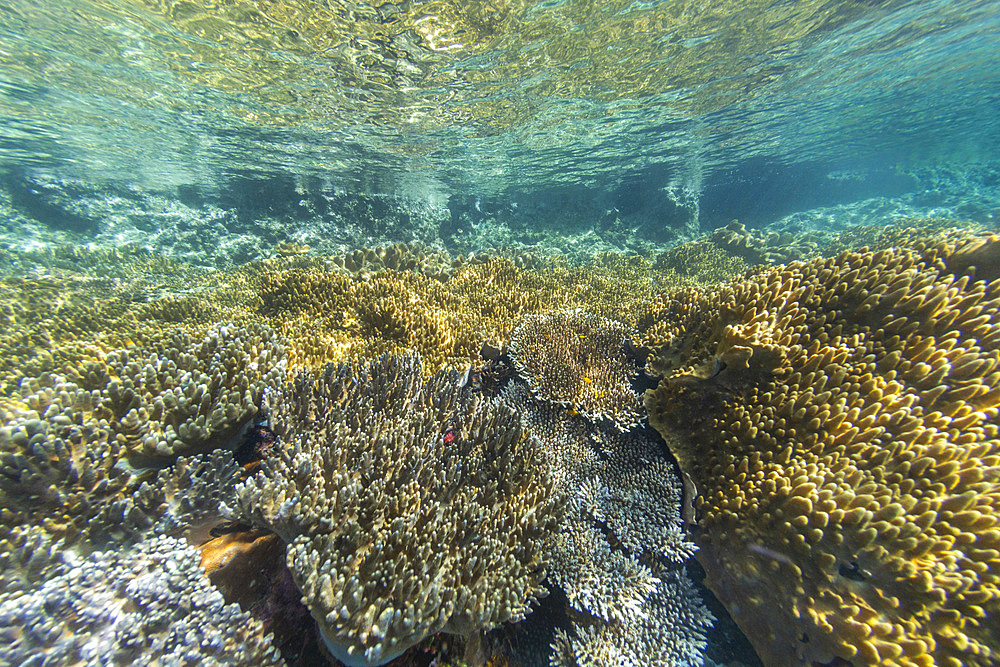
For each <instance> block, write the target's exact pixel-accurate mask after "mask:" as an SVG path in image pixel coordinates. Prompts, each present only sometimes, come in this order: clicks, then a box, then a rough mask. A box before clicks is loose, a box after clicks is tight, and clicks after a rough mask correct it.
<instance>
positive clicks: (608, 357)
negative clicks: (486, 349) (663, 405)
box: [510, 310, 641, 431]
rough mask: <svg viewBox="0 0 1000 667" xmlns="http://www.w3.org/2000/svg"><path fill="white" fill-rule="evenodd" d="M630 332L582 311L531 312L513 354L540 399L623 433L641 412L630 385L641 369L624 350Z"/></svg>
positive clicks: (519, 328)
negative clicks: (607, 420) (545, 313)
mask: <svg viewBox="0 0 1000 667" xmlns="http://www.w3.org/2000/svg"><path fill="white" fill-rule="evenodd" d="M630 334H631V331H630V330H629V328H628V327H627V326H626V325H624V324H622V323H621V322H616V321H614V320H608V319H605V318H601V317H598V316H596V315H593V314H592V313H587V312H585V311H582V310H573V311H563V312H557V313H552V314H549V315H529V316H527V317H525V318H523V319H522V320H521V322H520V324H518V325H517V328H516V329H515V330H514V333H513V334H512V336H511V340H510V356H511V359H512V360H513V362H514V367H515V368H516V369H517V372H518V374H519V375H520V376H521V377H522V378H524V379H525V380H526V381H527V383H528V386H529V387H530V388H531V390H532V392H534V394H535V395H536V396H538V397H539V398H541V399H543V400H547V401H551V402H553V403H555V404H556V405H561V406H565V407H573V408H575V409H576V410H578V411H579V412H580V413H582V414H583V415H585V416H587V417H588V418H590V419H593V420H599V419H609V420H610V421H611V422H612V423H614V424H615V425H616V426H617V427H618V428H619V429H621V430H623V431H624V430H628V429H629V428H631V427H632V426H633V425H635V424H637V423H638V421H639V416H640V410H641V404H640V402H639V397H638V395H637V394H636V392H635V391H633V389H632V386H631V382H632V380H633V379H634V378H635V377H636V375H638V371H639V369H638V367H637V366H636V363H635V361H634V359H632V358H630V357H629V356H628V355H626V353H625V340H626V338H628V337H629V335H630Z"/></svg>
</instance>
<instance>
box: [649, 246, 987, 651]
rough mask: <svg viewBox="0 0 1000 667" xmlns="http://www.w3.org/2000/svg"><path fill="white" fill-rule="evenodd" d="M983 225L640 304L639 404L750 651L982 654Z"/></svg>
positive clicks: (713, 579)
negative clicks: (692, 492) (687, 495)
mask: <svg viewBox="0 0 1000 667" xmlns="http://www.w3.org/2000/svg"><path fill="white" fill-rule="evenodd" d="M998 258H1000V238H997V237H990V236H985V237H982V236H981V237H971V238H969V237H968V235H966V238H964V239H963V238H947V237H946V238H944V239H942V238H940V237H939V238H938V239H937V240H935V241H933V242H931V241H929V242H927V243H925V244H923V248H922V249H921V250H919V251H918V250H907V249H901V248H891V249H885V250H880V251H877V252H871V251H862V252H846V253H843V254H841V255H840V256H838V257H836V258H833V259H816V260H812V261H808V262H794V263H791V264H789V265H788V266H785V267H778V268H773V269H768V270H764V271H762V272H760V273H758V274H756V275H748V276H745V277H743V278H741V279H739V280H736V281H734V282H733V283H731V284H728V285H725V286H721V287H717V288H714V289H708V290H700V291H694V290H684V291H681V292H678V293H675V294H669V295H665V296H664V297H663V298H662V299H660V301H659V302H658V305H657V306H655V307H654V309H653V310H654V311H655V310H656V309H657V308H659V309H660V311H659V314H658V315H655V314H649V313H648V314H647V315H649V317H648V319H647V320H646V322H645V324H644V328H645V330H644V342H645V344H646V345H647V346H649V348H650V357H649V363H648V369H649V370H650V372H653V373H656V374H658V375H660V376H661V377H662V378H663V379H662V380H661V381H660V383H659V386H658V387H657V388H656V389H655V390H650V391H648V392H647V394H646V399H645V403H646V407H647V410H648V414H649V419H650V423H651V424H653V425H654V426H655V427H656V428H657V429H659V430H660V431H661V432H662V433H663V434H664V436H665V438H666V439H667V442H668V443H669V444H670V447H671V450H672V451H673V453H674V454H675V456H676V457H677V459H678V461H679V463H680V465H681V468H682V469H683V470H684V471H685V472H686V473H687V474H689V475H690V476H691V478H692V480H693V482H694V484H695V485H696V487H697V489H698V491H699V492H700V496H699V497H698V500H697V510H698V513H699V515H700V518H699V533H698V539H697V543H698V546H699V551H698V554H697V556H698V558H699V560H700V561H701V563H702V564H703V565H704V567H705V570H706V572H707V580H706V583H707V584H708V585H709V587H710V588H711V589H712V590H713V591H714V592H715V593H716V594H717V595H718V596H719V598H720V599H721V600H722V601H723V603H725V604H726V605H727V607H728V609H729V611H730V612H731V613H732V615H733V617H734V618H735V620H736V621H737V622H738V623H739V624H740V626H741V627H742V629H743V630H744V632H745V633H746V635H747V637H748V638H749V639H750V640H751V641H752V642H753V643H754V646H755V648H756V650H757V651H758V653H759V654H760V656H761V657H762V658H763V659H764V661H765V662H767V663H768V664H792V663H796V664H798V663H800V662H806V663H824V664H827V663H830V662H831V661H834V660H843V661H848V662H850V663H852V664H890V663H891V664H896V663H903V664H929V663H934V664H939V665H960V664H961V665H989V664H994V663H995V662H996V660H997V656H998V655H1000V641H998V637H997V634H996V625H995V623H994V622H993V620H992V619H995V618H996V617H997V615H998V614H1000V575H998V571H1000V476H998V470H1000V439H998V435H997V434H998V429H1000V420H998V414H1000V392H998V390H997V386H998V384H1000V322H998V312H1000V280H998V278H1000V271H998V266H1000V261H998Z"/></svg>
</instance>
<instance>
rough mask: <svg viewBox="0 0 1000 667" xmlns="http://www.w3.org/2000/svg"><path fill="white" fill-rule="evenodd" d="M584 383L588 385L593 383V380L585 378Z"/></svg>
mask: <svg viewBox="0 0 1000 667" xmlns="http://www.w3.org/2000/svg"><path fill="white" fill-rule="evenodd" d="M583 381H584V382H586V383H587V384H590V383H591V382H593V380H591V379H590V378H583Z"/></svg>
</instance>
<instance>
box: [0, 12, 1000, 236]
mask: <svg viewBox="0 0 1000 667" xmlns="http://www.w3.org/2000/svg"><path fill="white" fill-rule="evenodd" d="M488 7H491V5H487V4H478V3H475V4H468V3H456V4H454V5H452V4H448V3H445V4H443V5H440V6H438V5H427V6H426V8H425V7H422V5H421V3H414V4H412V5H409V4H407V5H404V6H400V7H396V6H394V5H385V6H382V7H380V8H378V9H372V8H370V7H368V6H366V5H356V6H355V5H350V4H346V5H337V6H336V7H333V6H331V7H325V6H324V5H322V4H317V5H312V4H311V3H308V2H292V3H280V4H275V5H273V6H268V7H266V8H265V7H262V8H258V9H255V8H254V6H253V4H252V3H245V4H241V3H232V4H227V5H220V6H218V7H214V6H213V5H210V4H206V5H199V4H198V3H180V2H177V3H171V2H102V3H90V2H86V3H79V2H58V1H52V2H45V3H42V4H41V5H40V6H38V5H37V4H36V3H26V2H16V1H15V2H10V3H5V4H4V6H3V7H2V8H0V26H2V28H0V49H2V54H3V67H2V68H0V122H2V125H0V166H2V167H3V168H4V169H6V170H11V169H23V170H25V171H26V172H27V173H36V172H41V173H44V174H46V175H47V176H52V177H56V178H78V179H82V180H83V181H85V182H88V183H112V184H125V185H128V186H134V187H139V188H144V189H147V190H155V191H163V192H167V193H172V192H174V191H176V189H177V188H193V189H196V190H197V191H198V192H199V193H200V194H201V195H202V196H203V197H204V198H205V199H206V200H207V201H212V200H215V199H216V198H218V197H224V193H225V192H226V191H227V190H229V189H230V187H231V184H232V183H233V182H234V181H239V180H247V179H248V180H251V181H267V180H271V179H287V180H288V181H290V182H291V183H292V184H293V185H292V188H291V189H293V190H294V189H295V188H298V190H299V191H303V190H305V191H315V190H320V191H323V192H348V193H364V194H383V195H401V196H405V197H410V198H414V199H418V200H431V201H435V202H439V201H446V200H447V199H448V198H450V197H452V196H455V195H459V196H472V197H480V198H487V199H490V200H491V201H494V200H496V201H498V202H499V201H502V202H505V203H506V202H515V203H517V202H521V201H523V200H531V199H533V198H536V197H540V198H542V199H546V198H551V197H552V196H553V193H560V194H562V193H566V196H569V197H572V198H574V199H581V198H588V197H589V198H590V199H591V200H593V201H591V202H588V204H591V203H592V204H593V206H595V207H600V206H607V205H618V203H619V201H620V200H624V201H623V204H622V205H624V206H629V205H631V206H633V207H634V206H642V205H643V204H642V203H640V202H636V201H635V198H636V197H646V196H647V195H648V193H649V192H652V191H656V190H661V189H667V190H668V191H685V192H690V193H693V196H695V197H700V196H703V195H707V196H708V197H709V200H710V201H709V202H708V205H707V207H706V206H703V207H702V208H703V209H706V210H705V218H706V219H704V220H701V221H700V223H701V225H702V226H704V227H707V228H711V227H713V226H715V225H716V224H717V223H722V224H724V223H725V222H728V220H727V219H726V218H728V217H741V216H743V215H751V216H753V217H755V221H757V222H759V223H761V224H766V223H767V222H771V221H773V220H774V219H776V217H780V214H782V213H785V212H787V211H788V210H789V209H790V208H792V209H796V207H797V208H798V209H802V208H810V207H813V206H818V205H825V204H830V203H835V202H843V201H850V200H851V199H852V198H853V199H859V198H862V197H867V196H873V195H878V194H889V195H892V194H895V193H898V192H899V191H901V190H907V189H908V190H916V189H919V188H921V187H927V184H926V183H925V182H923V181H921V179H919V178H916V179H910V180H909V181H907V180H906V175H907V174H909V173H911V172H912V170H914V169H920V168H927V167H940V166H942V165H947V166H951V167H954V168H957V169H962V167H963V166H965V165H970V164H977V163H982V162H990V161H991V160H993V159H994V156H995V154H996V151H997V148H998V142H1000V131H998V123H1000V120H998V117H1000V114H997V110H998V101H1000V100H998V97H997V96H998V92H1000V55H998V54H1000V36H998V35H1000V10H998V7H997V4H996V3H992V2H945V1H940V2H884V3H861V2H836V3H825V2H824V3H821V2H810V3H801V2H786V3H780V2H779V3H766V2H760V3H749V4H746V3H722V4H720V3H713V4H712V6H711V7H709V6H705V7H702V6H699V5H687V4H686V3H670V2H632V3H626V2H606V3H596V4H577V3H570V2H546V3H539V4H537V5H535V6H531V5H527V4H513V3H510V4H503V5H501V6H499V7H498V8H494V9H487V8H488ZM425 10H426V11H425ZM213 12H214V13H213ZM830 172H838V173H839V172H843V173H846V174H848V175H849V176H850V177H849V178H848V179H846V180H843V181H837V182H830V181H829V180H828V179H825V178H824V177H825V175H826V174H827V173H830ZM800 173H805V174H806V177H805V178H801V179H800V178H795V177H794V175H797V174H800ZM901 180H902V182H901ZM807 184H808V185H807ZM286 189H287V188H286ZM805 189H808V190H809V192H803V190H805ZM278 194H279V196H282V197H290V196H294V194H291V193H288V192H279V193H278ZM608 196H609V197H611V199H608V198H607V197H608ZM969 196H970V197H972V196H974V195H973V194H971V193H970V195H969ZM762 197H763V198H766V199H768V200H771V202H772V203H771V205H770V206H769V207H768V208H769V210H764V211H761V210H760V209H761V202H760V201H759V200H760V199H761V198H762ZM747 199H754V200H755V202H754V203H753V205H750V204H749V203H746V202H745V200H747ZM741 200H744V204H743V205H740V204H739V202H740V201H741ZM781 200H784V201H781Z"/></svg>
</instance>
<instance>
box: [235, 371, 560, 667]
mask: <svg viewBox="0 0 1000 667" xmlns="http://www.w3.org/2000/svg"><path fill="white" fill-rule="evenodd" d="M423 378H424V374H423V373H422V370H421V368H420V362H419V358H418V357H415V356H391V357H390V356H384V357H381V358H380V359H378V360H376V361H373V362H359V363H356V364H353V365H352V364H344V365H340V366H336V365H332V364H331V365H328V366H327V367H326V368H325V369H324V370H323V372H322V374H320V375H318V376H314V375H312V374H309V373H302V374H300V375H298V376H297V378H296V380H295V382H294V383H293V384H290V385H288V386H286V387H284V388H282V389H280V390H278V391H275V392H274V393H273V394H272V395H271V396H270V398H269V401H270V402H271V404H272V408H271V409H272V413H271V414H272V426H273V428H274V431H275V432H276V433H277V434H278V436H279V438H280V443H279V446H278V447H276V448H275V450H274V452H273V453H272V455H271V456H269V457H268V458H265V459H264V460H263V461H262V463H261V470H260V471H259V472H258V473H257V474H255V475H254V476H253V477H251V478H250V479H248V480H247V481H246V482H245V483H243V484H242V485H241V486H240V487H239V491H238V493H239V500H238V503H239V507H240V508H241V510H242V511H243V513H244V514H245V515H246V516H247V517H248V518H249V519H251V520H252V521H253V522H254V523H255V524H257V525H260V526H262V527H266V528H268V529H270V530H273V531H274V532H276V533H277V534H278V535H279V536H281V538H282V539H283V540H284V541H285V542H286V543H287V544H288V547H287V562H288V566H289V568H290V569H291V571H292V573H293V576H294V578H295V581H296V584H297V585H298V587H299V588H300V589H301V591H302V594H303V597H304V599H305V601H306V602H307V605H308V606H309V607H310V610H311V611H312V614H313V617H314V618H315V619H316V621H317V622H318V624H319V627H320V629H321V632H322V635H323V637H324V639H325V641H326V643H327V645H328V647H329V648H330V650H331V651H332V652H333V653H334V655H336V656H337V657H338V658H340V659H341V660H345V661H347V662H349V663H353V664H369V663H381V662H385V661H387V660H389V659H390V658H392V657H393V656H395V655H399V654H400V653H401V652H402V651H404V650H405V649H407V648H408V647H410V646H412V645H414V644H416V643H417V642H419V641H420V640H421V639H423V638H424V637H426V636H428V635H430V634H433V633H436V632H440V631H446V632H452V633H457V634H463V635H468V634H469V633H471V632H473V631H475V630H479V629H481V628H492V627H494V626H496V625H498V624H500V623H503V622H505V621H508V620H514V621H516V620H520V619H521V618H523V617H524V616H525V614H527V613H528V611H529V609H530V607H531V603H532V601H533V600H534V599H536V598H537V597H538V596H540V595H542V594H543V589H542V588H541V580H542V578H543V577H544V575H545V569H544V566H543V563H542V552H541V547H542V543H543V541H544V540H545V539H546V537H547V536H549V535H550V534H551V532H552V530H553V528H554V525H555V518H556V516H557V512H558V511H559V502H558V501H557V499H556V497H555V495H554V493H553V483H552V482H551V481H550V480H548V479H547V478H546V477H545V476H544V474H543V473H542V471H541V468H540V467H539V466H538V465H537V463H536V459H537V457H538V456H539V452H538V450H537V448H536V447H535V446H534V445H533V444H532V443H531V441H529V440H528V438H527V436H526V435H525V434H524V433H523V432H522V430H521V429H520V427H519V424H518V419H517V416H516V414H515V413H513V412H512V411H510V410H509V409H507V408H506V407H505V406H504V405H502V404H501V403H498V402H495V401H491V400H490V399H488V398H486V397H484V396H483V395H481V394H479V393H478V392H477V391H476V390H475V389H474V387H472V385H471V384H470V383H469V381H468V380H469V376H468V373H465V374H460V373H458V372H455V371H441V372H439V373H437V374H435V375H434V376H433V377H432V378H431V379H430V380H428V381H426V382H425V381H424V379H423Z"/></svg>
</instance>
